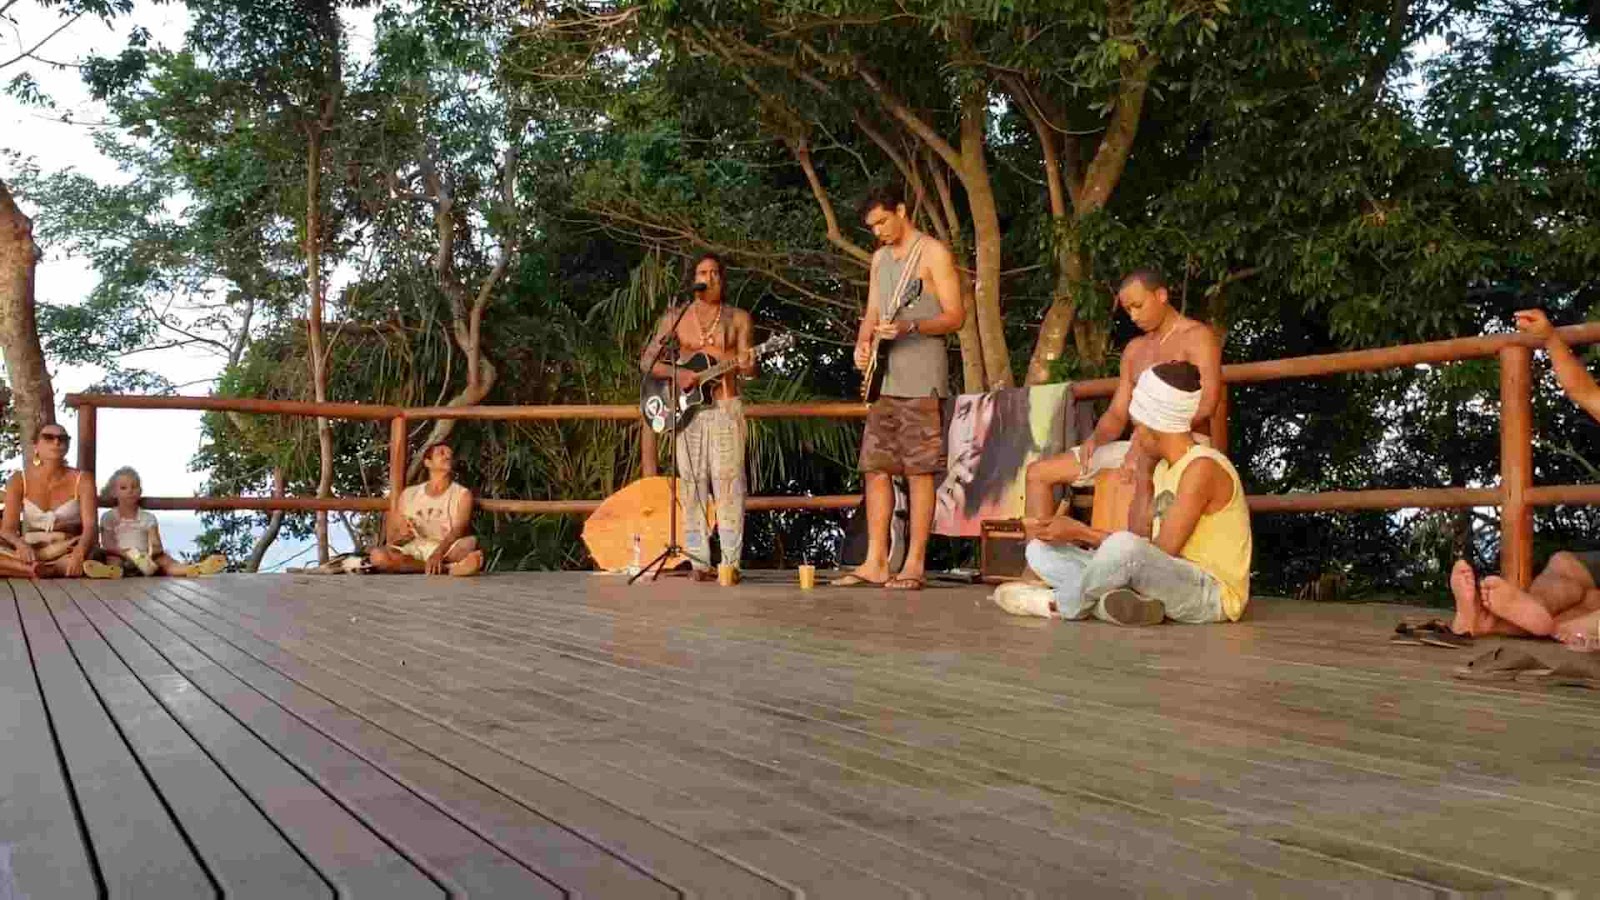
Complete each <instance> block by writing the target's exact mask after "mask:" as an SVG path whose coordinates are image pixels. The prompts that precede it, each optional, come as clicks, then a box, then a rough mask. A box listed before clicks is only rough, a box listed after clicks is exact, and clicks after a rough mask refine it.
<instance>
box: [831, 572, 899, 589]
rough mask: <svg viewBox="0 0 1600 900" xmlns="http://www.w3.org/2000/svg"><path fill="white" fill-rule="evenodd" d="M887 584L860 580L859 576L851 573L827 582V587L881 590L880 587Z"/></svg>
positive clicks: (867, 579) (886, 582)
mask: <svg viewBox="0 0 1600 900" xmlns="http://www.w3.org/2000/svg"><path fill="white" fill-rule="evenodd" d="M888 583H889V582H888V581H873V580H872V579H870V578H862V577H861V576H860V575H857V574H855V573H854V572H851V573H850V574H849V575H841V576H839V577H838V578H835V579H833V580H832V581H830V582H828V587H842V588H859V587H875V588H881V587H883V586H885V585H887V584H888Z"/></svg>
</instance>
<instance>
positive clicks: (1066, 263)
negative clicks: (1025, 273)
mask: <svg viewBox="0 0 1600 900" xmlns="http://www.w3.org/2000/svg"><path fill="white" fill-rule="evenodd" d="M1066 227H1067V228H1068V229H1070V228H1071V227H1072V226H1071V225H1070V224H1067V225H1066ZM1055 241H1056V253H1055V258H1056V283H1055V289H1054V290H1053V291H1052V292H1051V293H1052V299H1051V301H1050V308H1049V309H1048V310H1046V311H1045V314H1044V320H1043V321H1042V322H1040V323H1039V339H1038V341H1037V342H1036V343H1035V344H1034V348H1033V358H1032V359H1031V360H1029V361H1028V377H1027V380H1026V383H1027V384H1044V383H1045V382H1047V381H1049V380H1050V369H1051V366H1052V365H1053V364H1054V363H1055V361H1056V360H1057V359H1058V358H1060V356H1061V353H1062V351H1063V350H1065V349H1066V346H1067V336H1068V335H1070V334H1072V333H1073V329H1074V326H1075V325H1077V324H1078V301H1077V295H1076V294H1075V293H1074V290H1075V289H1076V287H1077V286H1078V285H1079V284H1080V283H1081V282H1082V281H1083V278H1084V274H1085V272H1084V268H1085V267H1084V265H1083V252H1082V251H1081V250H1080V249H1079V245H1078V239H1077V236H1076V234H1071V233H1069V234H1066V235H1057V236H1056V239H1055Z"/></svg>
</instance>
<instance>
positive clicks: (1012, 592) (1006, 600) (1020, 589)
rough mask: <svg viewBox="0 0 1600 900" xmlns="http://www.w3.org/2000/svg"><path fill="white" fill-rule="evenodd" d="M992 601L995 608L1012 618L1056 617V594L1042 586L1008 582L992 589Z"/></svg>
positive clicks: (1023, 582) (1022, 582)
mask: <svg viewBox="0 0 1600 900" xmlns="http://www.w3.org/2000/svg"><path fill="white" fill-rule="evenodd" d="M992 599H993V600H994V603H995V605H996V606H998V607H1000V608H1001V609H1003V610H1005V611H1006V612H1008V613H1011V614H1012V615H1013V616H1039V617H1041V618H1045V619H1053V618H1055V616H1056V592H1055V591H1053V590H1051V589H1050V588H1048V587H1045V586H1044V585H1042V584H1028V583H1027V582H1025V581H1008V582H1006V583H1005V584H1002V585H1000V586H999V587H997V588H995V589H994V594H993V595H992Z"/></svg>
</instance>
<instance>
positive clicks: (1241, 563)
mask: <svg viewBox="0 0 1600 900" xmlns="http://www.w3.org/2000/svg"><path fill="white" fill-rule="evenodd" d="M1197 459H1210V460H1213V461H1215V462H1216V463H1217V465H1219V466H1221V467H1222V470H1223V471H1224V472H1227V473H1228V479H1229V480H1230V481H1232V482H1233V496H1232V497H1230V498H1229V499H1228V505H1227V506H1224V507H1223V508H1221V509H1219V510H1217V511H1216V512H1214V513H1209V514H1206V515H1202V516H1201V517H1200V521H1198V522H1196V523H1195V526H1194V532H1193V533H1192V534H1190V535H1189V541H1188V543H1186V544H1184V545H1183V550H1182V551H1181V552H1180V553H1179V554H1178V555H1179V556H1182V557H1183V558H1184V559H1187V560H1188V561H1190V562H1192V563H1194V564H1195V565H1197V566H1199V567H1200V568H1202V569H1204V570H1205V571H1206V572H1207V573H1209V574H1210V575H1211V577H1213V578H1215V579H1217V581H1218V582H1220V583H1221V584H1222V609H1223V612H1225V613H1227V614H1228V620H1229V621H1231V622H1237V621H1239V617H1240V616H1242V615H1244V607H1245V604H1246V603H1248V602H1250V555H1251V553H1252V551H1253V547H1254V541H1253V539H1252V537H1251V534H1250V508H1249V506H1248V505H1246V503H1245V498H1244V486H1243V485H1241V484H1240V483H1239V473H1238V472H1237V471H1235V470H1234V468H1233V463H1231V462H1229V461H1228V458H1227V457H1226V456H1223V455H1222V454H1221V453H1219V452H1218V451H1216V450H1214V449H1212V448H1210V447H1202V446H1200V445H1199V444H1196V445H1195V446H1194V447H1191V448H1190V449H1189V452H1188V453H1185V454H1184V455H1183V458H1182V459H1180V460H1178V462H1177V464H1175V465H1174V464H1170V463H1168V462H1167V461H1166V460H1162V461H1161V462H1158V463H1156V471H1155V476H1154V478H1153V481H1154V483H1155V519H1154V525H1153V527H1152V529H1151V535H1152V537H1155V536H1159V535H1160V534H1161V516H1162V515H1163V514H1165V513H1166V511H1167V508H1168V507H1169V506H1170V505H1171V504H1172V502H1173V500H1174V499H1175V498H1176V497H1177V496H1178V485H1179V484H1180V483H1181V482H1182V481H1183V473H1184V470H1185V469H1187V468H1189V464H1190V463H1192V462H1194V461H1195V460H1197ZM1163 495H1166V496H1165V497H1163Z"/></svg>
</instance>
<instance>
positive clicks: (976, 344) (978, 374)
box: [923, 145, 988, 394]
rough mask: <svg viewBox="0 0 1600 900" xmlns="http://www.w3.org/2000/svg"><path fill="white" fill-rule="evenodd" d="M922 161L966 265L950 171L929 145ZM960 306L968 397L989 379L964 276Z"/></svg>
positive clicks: (956, 251)
mask: <svg viewBox="0 0 1600 900" xmlns="http://www.w3.org/2000/svg"><path fill="white" fill-rule="evenodd" d="M923 160H924V162H925V163H926V164H927V166H928V172H929V173H930V175H931V180H932V181H933V187H934V190H935V191H937V192H938V194H939V208H940V209H941V210H942V211H943V217H944V220H945V223H946V230H947V231H948V232H949V234H950V241H949V243H950V252H951V253H953V254H954V255H955V258H956V259H958V260H961V261H962V262H965V261H966V259H967V238H966V235H965V234H964V233H963V232H962V230H961V217H960V216H958V215H956V204H955V199H954V198H953V197H951V196H950V179H949V177H948V175H947V173H948V171H949V170H948V169H945V168H941V167H940V163H939V161H938V160H937V159H936V158H935V157H934V155H933V153H932V151H930V150H928V149H927V145H923ZM961 307H962V309H965V310H966V311H967V317H966V319H965V320H963V321H962V323H961V331H960V337H961V341H960V344H961V389H962V391H964V392H966V393H968V394H981V393H983V392H984V391H985V390H987V389H988V387H987V384H988V379H987V378H986V377H984V363H983V339H982V338H981V337H980V336H979V335H978V297H977V294H975V293H974V292H973V285H972V282H971V281H969V280H967V277H966V275H965V274H963V275H962V276H961Z"/></svg>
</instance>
